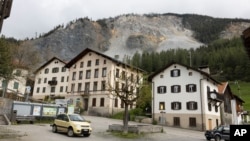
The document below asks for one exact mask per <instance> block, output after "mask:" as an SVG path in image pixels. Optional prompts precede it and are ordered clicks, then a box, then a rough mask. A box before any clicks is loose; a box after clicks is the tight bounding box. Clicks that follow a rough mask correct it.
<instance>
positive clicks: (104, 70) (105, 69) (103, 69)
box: [102, 68, 107, 77]
mask: <svg viewBox="0 0 250 141" xmlns="http://www.w3.org/2000/svg"><path fill="white" fill-rule="evenodd" d="M106 75H107V68H102V77H106Z"/></svg>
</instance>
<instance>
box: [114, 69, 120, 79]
mask: <svg viewBox="0 0 250 141" xmlns="http://www.w3.org/2000/svg"><path fill="white" fill-rule="evenodd" d="M119 71H120V70H119V69H116V71H115V77H116V78H119V76H120V72H119Z"/></svg>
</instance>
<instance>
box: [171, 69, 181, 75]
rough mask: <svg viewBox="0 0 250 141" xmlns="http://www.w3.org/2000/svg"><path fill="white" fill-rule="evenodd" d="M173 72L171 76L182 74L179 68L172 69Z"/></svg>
mask: <svg viewBox="0 0 250 141" xmlns="http://www.w3.org/2000/svg"><path fill="white" fill-rule="evenodd" d="M170 73H171V74H170V76H171V77H178V76H180V75H181V74H180V70H179V69H174V70H171V72H170Z"/></svg>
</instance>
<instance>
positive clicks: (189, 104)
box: [187, 101, 197, 110]
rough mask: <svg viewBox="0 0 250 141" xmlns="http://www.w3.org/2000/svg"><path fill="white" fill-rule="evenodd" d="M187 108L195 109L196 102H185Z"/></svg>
mask: <svg viewBox="0 0 250 141" xmlns="http://www.w3.org/2000/svg"><path fill="white" fill-rule="evenodd" d="M187 109H188V110H197V102H195V101H189V102H187Z"/></svg>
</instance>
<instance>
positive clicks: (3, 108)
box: [0, 97, 13, 118]
mask: <svg viewBox="0 0 250 141" xmlns="http://www.w3.org/2000/svg"><path fill="white" fill-rule="evenodd" d="M12 103H13V100H11V99H7V98H2V97H0V115H4V114H6V116H7V117H8V118H10V116H11V111H12Z"/></svg>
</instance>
